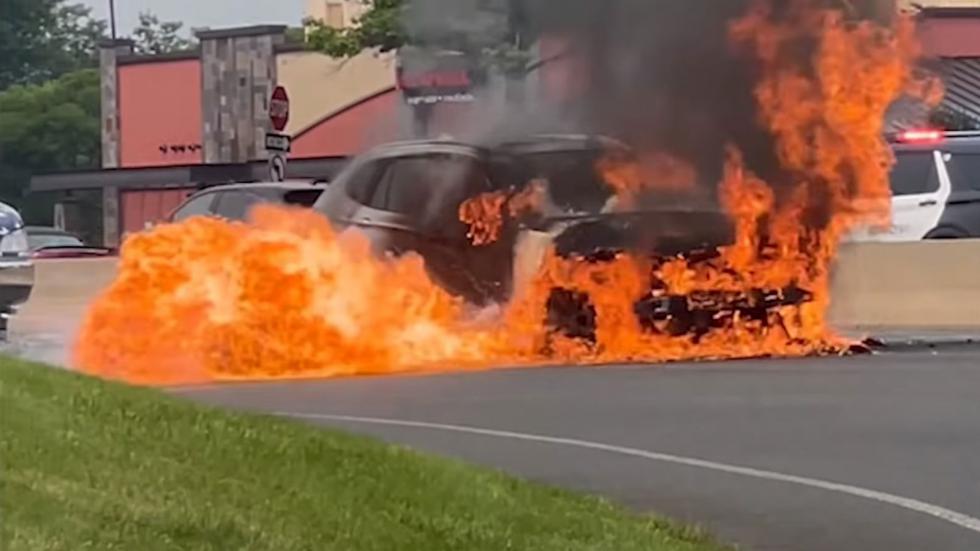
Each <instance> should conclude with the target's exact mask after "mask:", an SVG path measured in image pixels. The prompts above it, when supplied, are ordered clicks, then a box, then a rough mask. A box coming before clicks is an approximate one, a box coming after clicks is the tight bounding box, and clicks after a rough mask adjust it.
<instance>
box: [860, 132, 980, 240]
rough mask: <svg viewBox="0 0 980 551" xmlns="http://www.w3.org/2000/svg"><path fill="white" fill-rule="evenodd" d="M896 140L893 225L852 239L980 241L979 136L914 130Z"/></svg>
mask: <svg viewBox="0 0 980 551" xmlns="http://www.w3.org/2000/svg"><path fill="white" fill-rule="evenodd" d="M891 141H892V149H893V150H894V152H895V158H896V164H895V166H894V168H893V169H892V174H891V187H892V195H893V197H892V224H891V226H890V227H888V228H884V229H875V228H868V229H863V230H861V231H859V232H856V233H855V234H854V236H852V240H854V241H887V242H901V241H920V240H923V239H963V238H980V132H942V131H937V130H912V131H905V132H900V133H898V134H896V135H894V136H891Z"/></svg>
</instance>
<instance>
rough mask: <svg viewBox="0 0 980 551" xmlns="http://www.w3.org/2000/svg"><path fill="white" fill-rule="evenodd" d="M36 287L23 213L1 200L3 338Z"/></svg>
mask: <svg viewBox="0 0 980 551" xmlns="http://www.w3.org/2000/svg"><path fill="white" fill-rule="evenodd" d="M33 288H34V263H33V262H32V261H31V253H30V250H29V245H28V242H27V231H26V229H25V228H24V220H23V218H21V216H20V213H18V212H17V210H16V209H14V208H13V207H11V206H10V205H7V204H4V203H0V339H6V337H7V322H8V321H9V319H10V316H12V315H13V314H14V313H15V312H16V311H17V308H18V307H19V306H21V305H22V304H24V303H25V302H27V299H28V298H30V296H31V290H32V289H33Z"/></svg>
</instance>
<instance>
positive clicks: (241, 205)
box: [215, 190, 265, 221]
mask: <svg viewBox="0 0 980 551" xmlns="http://www.w3.org/2000/svg"><path fill="white" fill-rule="evenodd" d="M264 201H265V199H263V198H262V197H260V196H258V195H256V194H254V193H250V192H248V191H240V190H235V191H225V192H222V193H219V194H218V202H217V206H216V207H215V213H216V214H218V216H221V217H223V218H227V219H228V220H239V221H240V220H245V218H246V217H247V216H248V213H249V211H250V210H251V209H252V207H254V206H255V205H257V204H259V203H262V202H264Z"/></svg>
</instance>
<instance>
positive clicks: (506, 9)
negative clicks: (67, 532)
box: [406, 0, 895, 185]
mask: <svg viewBox="0 0 980 551" xmlns="http://www.w3.org/2000/svg"><path fill="white" fill-rule="evenodd" d="M794 1H796V0H772V2H771V5H772V6H773V8H774V9H773V17H776V18H779V17H782V16H783V10H785V9H786V8H787V7H789V6H790V5H791V4H792V2H794ZM807 1H808V2H809V4H811V5H813V6H814V7H830V8H835V9H840V10H842V11H844V12H845V13H846V14H847V16H848V17H850V18H853V19H859V18H868V17H875V16H880V15H882V14H889V13H893V12H894V9H895V5H894V2H893V0H807ZM753 2H754V0H411V2H410V4H409V7H410V9H409V10H408V12H409V13H411V14H412V17H410V18H406V23H407V24H408V25H409V26H410V29H409V31H410V34H412V31H413V30H414V34H415V36H421V37H445V36H454V37H456V44H457V45H461V46H462V48H464V49H465V48H466V46H467V44H472V45H473V48H472V50H473V51H474V52H476V53H478V52H477V51H478V50H479V49H481V48H484V47H485V46H486V44H488V43H492V42H493V41H495V40H501V39H507V40H515V39H517V40H523V41H525V43H527V42H529V41H532V40H537V39H539V38H542V37H550V38H560V39H561V40H562V41H563V43H565V44H567V45H568V47H569V49H568V51H567V54H566V55H567V56H572V57H574V58H575V59H576V60H578V62H579V63H578V64H577V66H578V67H580V70H581V71H584V72H585V74H584V75H581V76H583V77H585V80H586V81H587V83H588V84H587V86H586V87H585V89H584V90H583V93H582V94H580V95H579V96H577V97H576V98H575V99H574V100H573V101H571V102H569V103H566V104H563V105H561V106H548V105H545V106H544V107H545V109H543V110H544V111H547V112H549V113H551V114H552V120H551V121H549V122H550V123H551V124H552V125H553V126H555V127H558V126H560V127H561V128H562V129H565V130H570V129H574V130H579V131H584V132H595V133H603V134H607V135H610V136H614V137H617V138H620V139H622V140H624V141H626V142H627V143H628V144H630V145H631V146H633V147H634V148H636V149H638V150H656V151H664V152H668V153H672V154H674V155H675V156H678V157H680V158H683V159H685V160H687V161H688V162H690V163H691V164H693V165H694V166H695V167H696V168H697V169H698V171H699V175H700V179H701V180H702V181H704V182H705V183H706V185H714V184H715V183H717V182H718V181H719V179H720V176H721V170H722V161H723V159H724V157H725V155H724V150H725V147H726V146H727V145H728V144H732V145H735V146H737V147H738V148H739V149H740V150H741V151H742V153H743V154H744V156H745V159H746V163H747V165H748V166H749V168H751V169H752V170H753V171H755V172H757V173H758V174H759V175H761V176H763V177H764V178H766V179H767V180H768V181H770V182H773V183H778V181H779V180H780V166H779V163H778V162H777V160H776V159H775V156H774V149H775V148H774V146H773V139H772V136H771V135H770V134H769V133H768V132H767V131H766V130H765V129H764V128H763V127H762V125H761V124H760V122H759V115H758V108H757V105H756V100H755V98H754V95H753V94H754V89H755V85H756V83H757V82H758V80H759V68H758V67H757V65H756V62H755V60H754V58H753V56H752V55H749V54H747V52H744V51H739V49H738V48H736V47H733V44H732V41H731V40H730V37H729V26H730V24H731V22H732V21H734V20H735V19H737V18H739V17H741V16H742V15H744V14H745V13H746V12H747V10H748V9H749V8H750V6H751V5H752V3H753ZM808 54H809V51H808V48H807V45H806V44H805V43H803V44H800V51H799V56H800V60H799V62H800V66H801V67H805V66H806V65H807V64H808V61H809V60H808V59H807V56H808ZM559 107H560V109H559ZM553 108H554V109H558V110H554V111H553ZM513 112H514V113H519V115H518V116H519V117H521V122H524V121H526V120H532V119H530V118H528V114H527V113H526V112H522V111H521V110H520V109H514V110H513ZM556 119H557V120H556ZM503 123H504V125H505V126H507V125H508V123H509V127H511V128H513V127H517V128H521V127H522V125H521V124H519V123H518V124H516V125H515V124H514V121H506V120H504V121H503ZM524 126H526V125H524ZM523 130H529V129H527V128H523Z"/></svg>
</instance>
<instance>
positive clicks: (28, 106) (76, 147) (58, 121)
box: [0, 69, 101, 206]
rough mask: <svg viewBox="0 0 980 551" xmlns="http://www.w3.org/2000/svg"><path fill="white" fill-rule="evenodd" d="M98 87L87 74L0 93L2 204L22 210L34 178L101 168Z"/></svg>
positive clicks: (86, 71)
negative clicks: (57, 171) (39, 173)
mask: <svg viewBox="0 0 980 551" xmlns="http://www.w3.org/2000/svg"><path fill="white" fill-rule="evenodd" d="M99 86H100V85H99V72H98V71H97V70H95V69H84V70H81V71H76V72H73V73H68V74H66V75H63V76H61V77H59V78H57V79H55V80H52V81H49V82H46V83H44V84H32V85H17V86H13V87H11V88H9V89H7V90H6V91H4V92H0V200H4V201H9V202H12V203H14V204H16V205H18V206H22V204H23V201H22V200H23V197H24V193H25V191H26V189H27V183H28V181H29V179H30V175H31V174H32V173H35V172H45V171H54V170H70V169H82V168H95V167H98V166H99V161H100V157H101V153H100V151H101V132H100V128H99V120H100V113H99V110H100V88H99Z"/></svg>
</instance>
